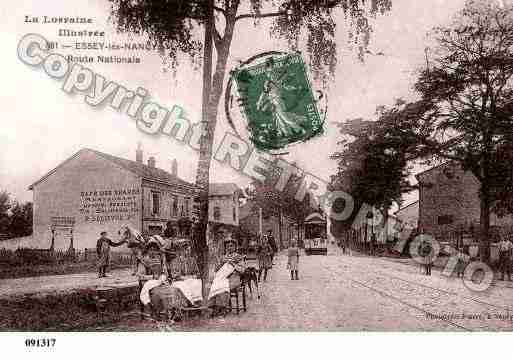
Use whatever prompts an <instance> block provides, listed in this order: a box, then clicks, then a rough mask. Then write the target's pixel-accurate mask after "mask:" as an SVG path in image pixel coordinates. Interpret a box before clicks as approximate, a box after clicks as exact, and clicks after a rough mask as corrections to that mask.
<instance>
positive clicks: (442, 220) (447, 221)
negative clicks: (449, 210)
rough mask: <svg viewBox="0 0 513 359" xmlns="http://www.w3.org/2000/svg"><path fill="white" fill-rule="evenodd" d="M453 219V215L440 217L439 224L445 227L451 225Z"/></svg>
mask: <svg viewBox="0 0 513 359" xmlns="http://www.w3.org/2000/svg"><path fill="white" fill-rule="evenodd" d="M453 221H454V220H453V217H452V215H448V214H446V215H443V216H438V224H439V225H444V224H451V223H452V222H453Z"/></svg>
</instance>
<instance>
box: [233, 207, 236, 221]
mask: <svg viewBox="0 0 513 359" xmlns="http://www.w3.org/2000/svg"><path fill="white" fill-rule="evenodd" d="M233 221H234V222H237V210H236V209H235V207H233Z"/></svg>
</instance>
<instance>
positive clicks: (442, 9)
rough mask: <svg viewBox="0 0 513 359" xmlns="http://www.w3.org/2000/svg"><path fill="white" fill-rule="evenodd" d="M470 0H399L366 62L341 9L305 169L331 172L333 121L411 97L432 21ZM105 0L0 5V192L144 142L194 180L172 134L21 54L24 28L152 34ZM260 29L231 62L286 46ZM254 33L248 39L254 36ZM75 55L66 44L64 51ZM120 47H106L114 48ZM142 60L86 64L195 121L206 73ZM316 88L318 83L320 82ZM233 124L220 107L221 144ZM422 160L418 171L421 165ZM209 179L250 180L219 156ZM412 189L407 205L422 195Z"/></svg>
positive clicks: (129, 153)
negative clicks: (331, 68) (116, 20)
mask: <svg viewBox="0 0 513 359" xmlns="http://www.w3.org/2000/svg"><path fill="white" fill-rule="evenodd" d="M463 3H464V0H422V1H411V0H393V8H392V11H391V12H389V13H387V14H386V15H384V16H381V17H378V18H377V19H375V20H373V21H372V25H373V28H374V32H373V34H372V39H371V44H370V47H369V48H370V50H371V51H372V52H374V53H379V52H382V53H383V54H384V56H368V57H367V59H366V61H365V62H364V63H361V62H359V61H358V60H357V59H356V56H355V53H354V52H353V51H352V50H351V49H349V48H348V46H347V38H348V36H347V28H346V26H345V24H346V22H345V19H344V17H343V16H342V15H340V16H337V18H336V21H337V32H336V41H337V46H338V55H337V56H338V64H337V69H336V74H335V78H334V81H333V82H331V83H330V84H329V91H328V94H327V95H328V99H329V102H328V115H327V123H326V124H325V126H326V127H325V132H324V134H323V135H322V136H320V137H317V138H314V139H312V140H310V141H308V142H306V143H303V144H301V145H297V146H294V147H292V148H291V150H290V153H289V154H288V155H286V156H285V159H286V160H288V161H289V162H296V163H297V165H298V166H299V167H300V168H302V169H303V170H305V171H307V172H310V173H313V174H315V175H317V176H319V177H320V178H323V179H326V180H328V179H329V176H330V175H331V174H333V173H334V172H335V169H336V163H335V162H334V161H333V160H330V159H329V155H330V154H332V153H333V152H335V151H337V150H340V146H339V145H337V142H338V141H340V135H339V133H338V129H337V126H336V123H337V122H339V121H345V120H347V119H351V118H357V117H363V118H373V116H374V112H375V109H376V107H377V106H379V105H392V104H393V103H394V101H395V99H396V98H399V97H403V98H406V99H408V98H412V96H414V93H413V90H412V85H413V82H414V80H415V71H416V70H417V69H418V68H419V67H420V66H423V64H424V63H425V54H424V49H425V47H426V46H428V45H429V44H430V40H429V39H428V38H427V36H426V34H427V33H428V31H429V30H431V29H432V28H433V27H434V26H437V25H440V24H443V23H446V22H448V21H449V20H450V18H451V16H453V14H454V13H455V12H456V11H458V10H459V9H461V8H462V6H463ZM109 10H110V5H109V3H108V1H107V0H74V1H66V0H52V1H45V2H43V1H38V0H17V1H16V2H8V4H3V6H2V7H1V9H0V16H1V18H2V21H1V23H0V40H1V43H2V44H3V49H4V51H3V53H2V56H1V57H0V68H1V69H2V83H1V86H0V107H1V109H2V110H1V113H2V121H1V128H0V190H7V191H8V192H9V193H10V194H11V195H12V196H13V197H15V198H16V199H18V200H20V201H27V200H32V192H31V191H29V190H28V186H29V185H30V184H32V183H33V182H35V181H36V180H38V179H39V178H40V177H42V176H43V175H44V174H46V173H47V172H48V171H50V170H51V169H52V168H54V167H55V166H57V165H58V164H59V163H61V162H62V161H64V160H65V159H67V158H68V157H70V156H71V155H73V154H74V153H76V152H77V151H79V150H80V149H81V148H83V147H88V148H93V149H97V150H99V151H102V152H106V153H109V154H112V155H115V156H120V157H124V158H129V159H135V149H136V147H137V143H138V142H141V144H142V147H143V150H144V158H145V161H146V159H147V158H148V156H150V155H152V156H155V157H156V161H157V167H160V168H163V169H166V170H170V168H171V161H172V159H174V158H176V159H177V160H178V174H179V176H180V177H181V178H183V179H185V180H188V181H194V176H195V169H196V162H197V153H196V152H194V151H193V150H192V149H191V148H189V147H187V146H185V145H182V144H181V143H179V142H178V141H176V140H174V139H170V138H167V137H165V136H149V135H146V134H144V133H142V132H141V131H140V130H138V129H137V127H136V124H135V121H133V120H132V119H131V118H130V117H128V116H127V115H126V114H124V113H123V112H117V111H115V110H114V109H112V108H109V107H105V108H99V109H98V108H92V107H91V106H89V105H88V104H86V103H85V102H84V96H83V95H81V94H75V95H68V94H66V93H65V92H64V91H62V90H61V86H62V83H61V81H58V80H54V79H52V78H50V77H49V76H48V75H46V73H45V72H44V71H43V70H42V69H41V68H39V69H37V68H30V67H29V66H27V65H25V64H23V63H22V62H21V61H20V60H19V59H18V58H17V55H16V48H17V45H18V42H19V40H20V39H21V38H22V37H23V36H24V35H25V34H27V33H37V34H41V35H43V36H44V37H46V38H47V39H48V40H53V41H61V42H63V43H73V42H74V41H73V38H71V39H64V40H63V41H62V39H63V38H58V37H57V31H58V29H59V28H71V29H74V30H82V29H87V30H93V29H97V30H101V31H105V32H106V37H105V40H106V41H120V42H121V41H134V42H141V41H145V39H144V38H143V37H134V36H129V35H125V34H117V33H116V31H115V29H114V26H113V24H112V23H111V22H110V21H109V13H110V11H109ZM45 15H46V16H49V17H59V16H69V17H74V16H82V17H91V18H93V24H87V25H73V26H71V25H63V24H60V25H57V24H41V23H39V24H37V23H27V22H25V16H39V17H43V16H45ZM269 24H270V21H267V20H262V21H261V24H260V25H259V26H258V27H255V26H254V24H253V22H252V21H247V22H245V23H239V24H238V25H237V28H236V32H235V36H234V39H233V43H232V49H231V55H230V59H229V63H228V68H229V69H231V68H234V67H235V66H237V64H238V62H239V61H241V60H245V59H247V58H249V57H251V56H253V55H255V54H257V53H260V52H263V51H267V50H282V51H286V43H285V42H283V41H280V40H276V39H274V38H271V37H270V35H269V28H268V25H269ZM248 39H251V41H248ZM62 53H64V54H68V53H71V52H70V51H69V50H66V51H62ZM73 54H74V55H79V54H80V55H85V54H89V55H91V56H96V55H98V54H99V53H98V52H93V51H89V52H86V51H82V52H80V51H74V53H73ZM115 54H119V55H121V53H113V52H111V53H106V55H115ZM137 55H138V56H140V57H141V59H142V63H141V64H138V65H128V64H125V65H116V64H101V63H96V62H95V63H92V64H86V66H88V67H91V68H92V69H93V70H94V71H95V72H97V73H101V74H103V75H104V76H105V77H106V78H108V79H110V80H114V81H116V82H118V83H120V84H123V85H125V86H126V87H127V88H130V89H136V88H137V87H139V86H140V87H144V88H146V89H148V90H149V92H150V95H151V96H152V98H153V99H154V100H155V101H156V102H158V103H159V104H161V105H163V106H165V107H167V108H168V109H171V108H172V107H173V105H179V106H181V107H182V108H184V109H185V111H186V113H187V116H188V118H190V119H191V121H193V122H196V121H199V120H200V114H201V83H202V76H201V72H200V71H198V70H197V69H194V68H193V67H192V66H190V65H189V64H188V62H187V60H184V61H182V65H181V66H180V67H179V68H178V70H177V72H176V74H175V75H173V74H172V73H171V72H169V71H167V72H166V71H163V65H162V59H161V58H160V56H159V54H158V53H156V52H150V51H139V52H138V53H137ZM314 86H315V84H314ZM228 130H229V127H228V125H227V121H226V119H225V118H224V116H223V112H222V111H220V116H219V118H218V127H217V129H216V143H218V141H219V140H220V139H222V137H223V134H224V133H225V132H226V131H228ZM420 170H421V168H420V167H416V169H415V171H420ZM211 174H212V181H216V182H235V183H238V184H239V185H245V184H247V183H248V182H249V179H248V178H247V177H245V176H243V175H241V174H240V173H238V172H236V171H235V170H233V169H231V168H230V167H228V166H227V165H226V164H220V163H218V162H216V161H213V162H212V169H211ZM415 196H416V194H414V193H413V194H410V195H407V196H405V204H408V203H410V202H412V201H413V200H415V199H416V197H415Z"/></svg>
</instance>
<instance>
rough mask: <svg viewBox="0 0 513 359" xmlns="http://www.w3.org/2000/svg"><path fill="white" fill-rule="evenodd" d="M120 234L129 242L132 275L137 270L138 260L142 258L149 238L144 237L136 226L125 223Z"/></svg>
mask: <svg viewBox="0 0 513 359" xmlns="http://www.w3.org/2000/svg"><path fill="white" fill-rule="evenodd" d="M118 234H119V235H120V237H121V239H122V240H124V241H126V242H127V245H128V248H130V250H131V254H132V261H133V262H132V275H135V274H136V272H137V262H138V260H140V259H141V258H142V254H143V252H144V251H145V249H146V245H147V244H148V239H146V238H144V237H143V235H142V234H141V233H140V232H139V231H138V230H137V229H135V228H133V227H131V226H129V225H125V226H122V227H121V228H120V229H119V231H118Z"/></svg>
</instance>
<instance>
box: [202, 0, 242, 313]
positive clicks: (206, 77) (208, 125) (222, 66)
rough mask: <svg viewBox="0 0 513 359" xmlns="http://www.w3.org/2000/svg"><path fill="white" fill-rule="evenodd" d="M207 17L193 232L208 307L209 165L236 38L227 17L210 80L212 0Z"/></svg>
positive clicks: (233, 21) (229, 18)
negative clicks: (227, 67)
mask: <svg viewBox="0 0 513 359" xmlns="http://www.w3.org/2000/svg"><path fill="white" fill-rule="evenodd" d="M208 14H209V15H208V18H207V22H206V24H205V27H206V28H205V57H204V59H203V103H202V127H203V135H202V137H201V141H200V151H199V159H198V167H197V171H196V185H197V186H198V187H199V188H200V195H199V203H198V205H199V218H198V223H197V224H196V226H195V230H194V246H195V253H196V259H197V262H198V268H199V271H200V275H201V279H202V282H203V285H202V294H203V300H204V304H206V303H207V300H208V291H209V288H210V283H209V281H210V278H209V269H210V268H209V248H208V245H207V228H208V201H209V193H208V187H209V183H210V163H211V160H212V147H213V142H214V132H215V128H216V123H217V111H218V106H219V100H220V99H221V94H222V91H223V82H224V76H225V73H226V63H227V60H228V55H229V50H230V45H231V41H232V37H233V28H234V26H235V13H233V14H229V15H227V20H226V27H225V35H224V37H223V38H222V39H220V40H219V42H216V52H217V62H216V69H215V73H214V75H213V76H211V74H212V41H213V36H214V31H215V24H214V15H213V0H209V10H208Z"/></svg>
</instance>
